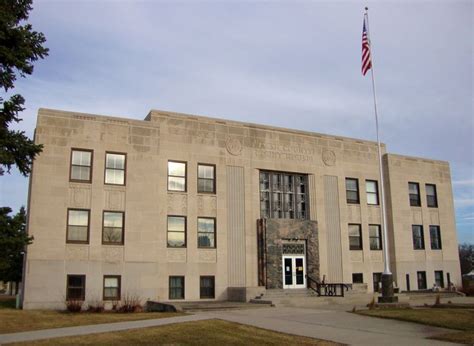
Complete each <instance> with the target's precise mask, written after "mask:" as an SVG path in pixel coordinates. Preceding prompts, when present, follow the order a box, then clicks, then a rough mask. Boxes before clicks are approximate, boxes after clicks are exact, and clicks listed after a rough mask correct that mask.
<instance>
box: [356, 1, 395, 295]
mask: <svg viewBox="0 0 474 346" xmlns="http://www.w3.org/2000/svg"><path fill="white" fill-rule="evenodd" d="M368 11H369V8H368V7H366V8H365V14H364V20H365V22H366V24H367V39H368V41H369V53H370V59H371V67H370V75H371V77H372V93H373V96H374V111H375V128H376V134H377V150H378V159H379V175H380V206H381V207H382V234H383V236H382V238H383V255H384V271H383V275H382V297H379V302H394V301H397V300H398V299H397V297H394V294H393V293H394V292H393V276H392V272H391V271H390V256H389V249H388V231H387V211H386V207H385V183H384V175H383V164H382V146H381V145H380V136H379V117H378V112H377V93H376V88H375V77H374V60H373V57H374V56H373V54H372V42H371V40H370V28H369V12H368Z"/></svg>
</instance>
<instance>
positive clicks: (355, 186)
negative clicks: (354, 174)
mask: <svg viewBox="0 0 474 346" xmlns="http://www.w3.org/2000/svg"><path fill="white" fill-rule="evenodd" d="M346 199H347V203H349V204H359V180H357V179H353V178H346Z"/></svg>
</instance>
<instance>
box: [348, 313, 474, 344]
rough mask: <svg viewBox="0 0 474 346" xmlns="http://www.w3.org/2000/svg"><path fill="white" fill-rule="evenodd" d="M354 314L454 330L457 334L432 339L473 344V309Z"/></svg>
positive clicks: (442, 335)
mask: <svg viewBox="0 0 474 346" xmlns="http://www.w3.org/2000/svg"><path fill="white" fill-rule="evenodd" d="M356 313H358V314H361V315H365V316H373V317H381V318H390V319H395V320H400V321H408V322H415V323H421V324H427V325H430V326H435V327H441V328H448V329H455V330H458V332H453V333H446V334H441V335H436V336H434V337H432V339H437V340H444V341H451V342H457V343H462V344H474V332H473V330H474V309H436V308H425V309H381V310H363V311H357V312H356Z"/></svg>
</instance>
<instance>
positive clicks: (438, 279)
mask: <svg viewBox="0 0 474 346" xmlns="http://www.w3.org/2000/svg"><path fill="white" fill-rule="evenodd" d="M434 276H435V283H436V286H438V287H441V288H444V277H443V271H442V270H435V272H434Z"/></svg>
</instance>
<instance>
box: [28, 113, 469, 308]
mask: <svg viewBox="0 0 474 346" xmlns="http://www.w3.org/2000/svg"><path fill="white" fill-rule="evenodd" d="M35 142H36V143H41V144H43V145H44V150H43V152H42V153H41V154H40V155H39V156H38V157H37V159H36V160H35V162H34V165H33V172H32V174H31V176H30V194H29V202H28V232H29V234H31V235H33V236H34V242H33V244H32V245H30V246H29V247H28V249H27V255H26V275H25V282H24V284H25V287H24V299H23V304H24V307H25V308H27V309H31V308H63V307H64V299H65V297H66V295H67V287H66V278H67V276H68V275H82V276H84V277H85V278H86V280H85V281H86V285H85V287H84V288H83V290H84V291H85V292H84V296H85V300H86V301H92V300H98V299H100V298H101V297H102V296H103V292H104V280H105V277H106V276H115V277H120V279H121V280H120V282H121V292H122V294H126V293H129V294H134V295H138V296H140V297H142V298H143V300H144V301H146V300H152V301H165V302H166V301H169V300H170V286H169V283H170V277H175V276H179V277H183V280H184V283H185V285H184V292H183V295H184V300H187V301H193V300H200V299H201V295H200V280H201V278H202V277H209V276H211V277H214V279H215V285H214V286H215V297H214V299H216V300H227V299H229V298H232V297H234V298H235V299H242V297H243V296H244V295H245V298H246V299H248V298H250V297H252V296H254V295H255V294H256V293H257V292H260V291H261V290H264V289H265V283H263V281H262V280H261V279H262V271H261V270H260V265H259V263H261V262H259V253H260V249H259V242H258V236H257V234H258V231H257V222H256V221H257V220H259V219H261V218H262V215H261V210H260V208H261V195H260V172H262V171H271V172H287V173H293V174H299V175H304V176H305V177H306V180H307V204H308V209H307V210H309V212H308V214H307V215H305V218H304V219H305V220H303V221H296V220H272V219H268V220H267V221H268V227H269V229H271V231H268V234H267V236H268V239H269V243H268V249H267V252H268V253H269V254H270V258H269V262H268V263H267V269H268V273H269V275H268V277H269V279H270V281H269V282H270V285H269V287H280V286H281V272H279V271H281V268H279V265H281V264H280V263H281V259H280V260H279V259H278V256H280V253H281V244H282V242H283V241H286V240H285V239H287V238H288V239H294V238H298V239H302V240H303V239H304V240H305V241H306V252H307V253H306V256H307V261H308V268H307V269H308V270H307V273H309V274H310V275H314V276H316V277H319V278H321V279H322V278H323V277H324V278H325V279H326V282H343V283H351V282H352V278H353V274H355V273H356V274H358V277H361V276H362V277H363V283H364V284H366V285H367V287H368V290H369V291H372V287H374V282H373V278H374V273H375V274H376V273H380V272H382V271H383V256H382V251H381V250H378V249H371V246H370V234H369V226H370V225H374V224H375V225H380V224H381V208H380V205H378V204H369V203H368V199H367V193H366V186H367V181H368V180H370V181H378V180H379V173H378V160H377V145H376V143H375V142H373V141H366V140H359V139H353V138H346V137H339V136H333V135H325V134H319V133H312V132H307V131H297V130H290V129H283V128H277V127H270V126H265V125H256V124H249V123H242V122H236V121H228V120H223V119H215V118H208V117H203V116H195V115H189V114H179V113H173V112H166V111H159V110H152V111H151V112H150V113H149V114H148V116H147V117H146V118H145V120H133V119H124V118H118V117H110V116H100V115H93V114H82V113H77V112H66V111H59V110H51V109H40V110H39V114H38V119H37V125H36V131H35ZM74 148H76V149H77V148H79V149H82V150H88V151H89V152H91V153H92V160H91V161H92V163H91V167H90V168H91V172H92V174H91V179H90V181H82V182H81V181H79V182H78V181H72V180H71V179H70V172H71V154H72V150H73V149H74ZM110 152H112V153H114V152H115V153H123V154H125V155H126V167H125V170H124V173H125V175H126V182H125V183H124V184H123V185H111V184H105V179H104V176H105V171H106V167H105V165H106V153H110ZM382 152H383V155H384V171H385V174H386V180H385V181H386V186H385V188H386V192H387V196H386V203H387V207H388V214H389V215H388V226H389V227H388V234H389V244H390V248H389V250H390V258H391V267H392V271H393V272H394V277H395V280H396V284H397V285H398V287H400V289H401V290H405V289H407V288H408V285H409V284H408V283H407V281H406V278H407V275H408V277H409V280H410V283H411V285H410V286H411V289H412V290H413V289H418V288H417V285H416V275H418V273H419V272H424V273H425V274H426V280H427V286H428V287H431V286H432V285H433V281H434V279H435V278H434V275H435V274H434V272H435V271H437V272H438V274H439V272H441V274H442V275H443V277H444V281H445V283H447V282H448V278H449V280H450V281H451V282H452V283H454V284H455V285H456V286H459V285H460V283H461V276H460V268H459V259H458V257H457V246H456V245H457V237H456V228H455V223H454V205H453V198H452V187H451V178H450V173H449V164H448V163H447V162H441V161H435V160H426V159H418V158H411V157H406V156H399V155H393V154H387V153H386V148H385V146H384V145H383V146H382ZM169 161H179V162H184V163H185V164H186V174H185V178H184V179H185V181H186V189H185V191H182V192H177V191H169V190H168V162H169ZM200 164H208V165H213V166H214V167H215V181H214V183H215V187H216V189H215V191H214V193H200V192H198V188H197V186H198V166H199V165H200ZM346 178H352V179H356V180H357V181H358V195H359V201H358V203H355V204H353V203H347V201H346V199H347V196H346V183H345V181H346ZM408 182H418V183H419V185H420V195H421V200H422V204H421V207H412V206H410V204H409V195H408ZM426 184H434V185H436V189H437V194H438V195H437V198H438V201H439V205H438V207H436V208H429V207H427V205H426V190H425V185H426ZM69 209H80V210H85V211H87V212H88V213H89V220H88V221H89V223H88V225H87V230H88V238H87V241H85V242H82V243H72V242H68V241H67V240H66V239H67V228H68V210H69ZM104 212H120V213H123V214H124V219H123V220H124V221H123V222H124V224H123V234H124V238H123V242H122V243H120V244H113V245H111V244H107V243H103V235H102V233H103V227H104V225H103V215H104ZM170 215H178V216H181V217H185V218H186V221H185V222H186V230H185V232H186V233H185V234H186V244H185V246H183V247H181V248H173V247H168V246H167V237H168V234H167V232H168V225H167V217H168V216H170ZM203 217H204V218H212V219H214V220H215V222H216V238H215V239H216V244H215V245H216V246H215V247H212V248H209V247H208V248H202V247H200V246H199V243H198V218H203ZM350 224H358V225H360V229H361V234H360V242H361V244H360V245H361V246H360V247H359V248H357V249H352V250H351V249H350V245H349V239H350V238H349V225H350ZM414 224H417V225H423V229H424V232H425V234H424V237H425V243H426V246H425V249H422V250H419V249H417V250H415V249H414V248H413V244H412V235H411V226H412V225H414ZM432 225H436V226H438V227H439V228H440V229H441V238H442V244H443V247H442V248H441V249H431V248H430V246H429V244H430V233H429V227H430V226H432ZM280 257H281V256H280ZM279 280H280V282H279Z"/></svg>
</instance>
